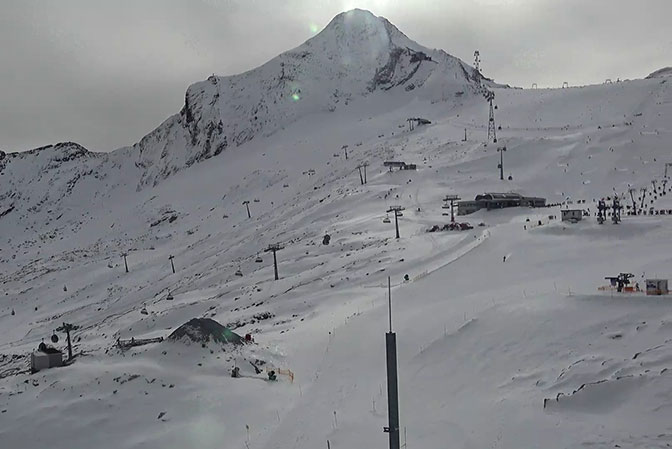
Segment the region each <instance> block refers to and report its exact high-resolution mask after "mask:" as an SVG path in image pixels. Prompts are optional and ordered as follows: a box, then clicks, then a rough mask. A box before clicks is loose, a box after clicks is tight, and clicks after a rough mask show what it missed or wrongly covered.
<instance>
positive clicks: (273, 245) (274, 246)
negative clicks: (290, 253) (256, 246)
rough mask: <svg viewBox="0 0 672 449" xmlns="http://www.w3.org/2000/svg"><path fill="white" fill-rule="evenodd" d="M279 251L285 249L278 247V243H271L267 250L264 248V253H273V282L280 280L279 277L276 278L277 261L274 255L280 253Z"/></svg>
mask: <svg viewBox="0 0 672 449" xmlns="http://www.w3.org/2000/svg"><path fill="white" fill-rule="evenodd" d="M281 249H285V247H284V246H282V245H280V244H279V243H271V244H270V245H268V248H266V249H265V250H264V252H265V253H267V252H269V251H271V252H273V268H274V270H275V280H276V281H277V280H278V279H280V277H279V276H278V259H277V257H276V255H275V254H276V253H277V252H278V251H280V250H281Z"/></svg>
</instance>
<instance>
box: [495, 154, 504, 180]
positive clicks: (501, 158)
mask: <svg viewBox="0 0 672 449" xmlns="http://www.w3.org/2000/svg"><path fill="white" fill-rule="evenodd" d="M497 151H499V179H500V180H502V181H504V152H505V151H506V147H499V148H497Z"/></svg>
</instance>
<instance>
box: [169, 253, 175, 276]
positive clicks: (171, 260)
mask: <svg viewBox="0 0 672 449" xmlns="http://www.w3.org/2000/svg"><path fill="white" fill-rule="evenodd" d="M174 258H175V256H173V255H172V254H171V255H170V257H168V259H170V267H171V268H172V269H173V274H175V264H174V263H173V259H174Z"/></svg>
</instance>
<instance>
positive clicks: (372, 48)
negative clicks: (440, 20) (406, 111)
mask: <svg viewBox="0 0 672 449" xmlns="http://www.w3.org/2000/svg"><path fill="white" fill-rule="evenodd" d="M476 76H478V77H480V75H478V74H475V73H474V72H473V69H471V68H470V67H468V66H467V65H466V64H464V63H463V62H462V61H460V60H459V59H457V58H455V57H453V56H450V55H449V54H447V53H445V52H443V51H440V50H429V49H427V48H425V47H422V46H421V45H419V44H417V43H415V42H413V41H412V40H410V39H409V38H408V37H406V36H405V35H404V34H403V33H402V32H401V31H399V30H398V29H397V28H396V27H395V26H394V25H392V24H391V23H390V22H389V21H387V20H386V19H384V18H382V17H376V16H374V15H373V14H372V13H370V12H368V11H363V10H352V11H348V12H345V13H341V14H339V15H337V16H336V17H335V18H334V19H333V20H332V21H331V22H330V23H329V24H328V25H327V26H326V27H325V28H324V30H322V31H321V32H320V33H319V34H317V35H316V36H314V37H312V38H311V39H309V40H307V41H306V42H304V43H303V44H302V45H300V46H298V47H296V48H294V49H292V50H289V51H287V52H284V53H282V54H280V55H279V56H277V57H275V58H273V59H272V60H270V61H268V62H267V63H266V64H264V65H262V66H260V67H258V68H256V69H253V70H250V71H248V72H245V73H242V74H239V75H233V76H215V75H213V76H211V77H209V78H208V79H207V80H205V81H201V82H198V83H195V84H193V85H191V86H190V87H189V88H188V89H187V93H186V95H185V103H184V107H183V108H182V110H181V112H180V114H179V115H176V116H173V117H171V118H170V119H168V120H167V121H166V122H164V123H163V124H162V125H161V126H160V127H159V128H157V129H156V130H155V131H153V132H152V133H151V134H149V135H148V136H146V137H145V138H143V140H142V141H141V142H140V143H138V144H137V145H136V146H135V150H136V153H137V155H138V158H139V159H138V161H137V165H138V166H139V167H141V168H142V169H143V170H144V173H143V176H142V179H141V181H140V183H139V187H140V188H142V187H145V186H147V185H156V184H157V183H159V182H160V181H161V180H163V179H165V177H167V176H169V175H171V174H172V173H175V172H177V171H179V170H182V169H183V168H185V167H188V166H190V165H192V164H194V163H196V162H200V161H203V160H206V159H209V158H211V157H213V156H217V155H218V154H220V153H222V152H223V151H225V150H226V149H228V148H235V147H237V146H240V145H242V144H244V143H245V142H248V141H250V140H252V139H254V138H255V137H257V136H268V135H270V134H272V133H274V132H276V131H277V130H279V129H281V128H283V127H286V126H287V125H289V124H290V123H292V122H294V121H296V120H299V119H300V118H302V117H305V116H308V115H313V114H316V113H323V112H334V111H336V110H338V109H342V108H344V107H348V106H349V105H350V104H351V103H352V102H353V101H358V100H359V99H361V98H362V97H366V96H368V95H370V94H372V93H374V92H387V91H391V93H394V95H395V98H396V97H398V98H399V102H401V103H403V102H409V101H412V100H413V98H418V97H419V98H423V99H432V100H434V99H436V98H437V97H438V98H439V99H441V100H446V99H453V98H454V94H456V93H457V92H461V93H462V94H463V93H465V92H466V93H469V92H476V91H477V90H478V88H477V86H476V82H475V77H476ZM388 97H391V95H390V96H388Z"/></svg>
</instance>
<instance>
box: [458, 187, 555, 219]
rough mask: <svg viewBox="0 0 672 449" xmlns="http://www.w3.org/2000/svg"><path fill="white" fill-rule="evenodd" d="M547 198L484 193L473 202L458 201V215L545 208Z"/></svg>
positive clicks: (517, 194) (516, 194) (518, 194)
mask: <svg viewBox="0 0 672 449" xmlns="http://www.w3.org/2000/svg"><path fill="white" fill-rule="evenodd" d="M545 206H546V198H539V197H534V196H523V195H521V194H520V193H513V192H511V193H484V194H482V195H476V198H474V200H473V201H458V202H457V215H469V214H472V213H474V212H476V211H478V210H481V209H486V210H492V209H503V208H505V207H545Z"/></svg>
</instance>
